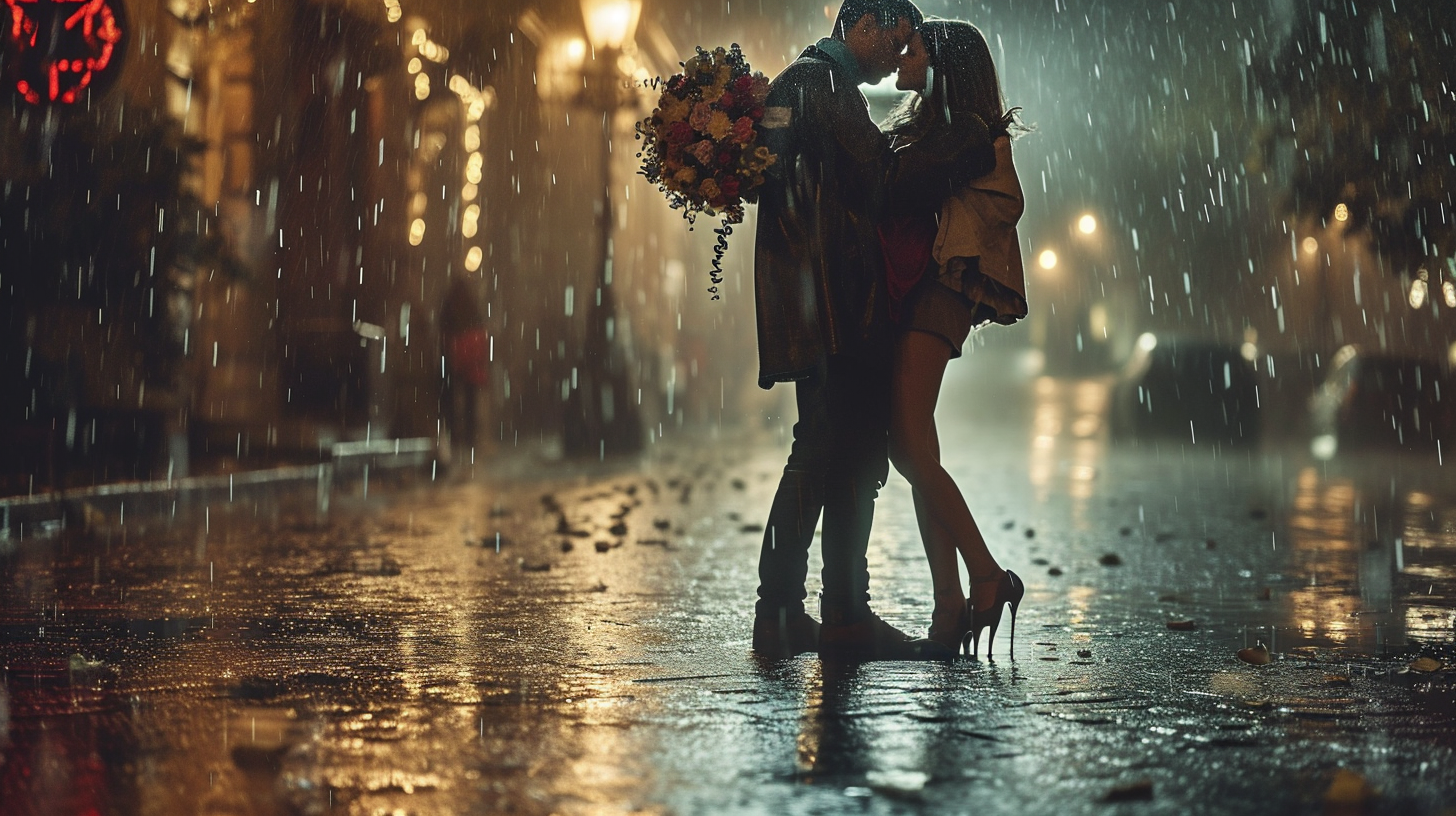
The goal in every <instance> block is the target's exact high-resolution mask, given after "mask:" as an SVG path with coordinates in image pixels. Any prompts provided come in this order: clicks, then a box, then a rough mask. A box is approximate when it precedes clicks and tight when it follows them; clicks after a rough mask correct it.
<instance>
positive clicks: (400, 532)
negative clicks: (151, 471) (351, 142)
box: [0, 393, 1456, 816]
mask: <svg viewBox="0 0 1456 816" xmlns="http://www.w3.org/2000/svg"><path fill="white" fill-rule="evenodd" d="M1058 398H1059V397H1058V395H1057V394H1055V393H1053V394H1044V395H1041V396H1039V397H1037V399H1042V400H1052V401H1055V400H1056V399H1058ZM1057 404H1060V403H1057ZM942 433H943V445H944V448H945V462H946V465H947V467H948V469H949V470H950V471H951V472H952V473H953V474H954V475H955V476H956V477H957V478H958V479H959V480H961V482H962V486H963V489H964V490H965V493H966V495H967V497H968V499H969V501H970V503H971V505H972V509H973V511H974V512H975V513H976V514H977V517H978V518H979V519H981V526H982V528H983V530H985V531H986V532H987V535H988V539H989V542H990V545H991V547H992V550H993V551H994V552H995V553H996V554H997V555H998V557H999V558H1000V559H1001V560H1002V561H1003V563H1004V564H1005V565H1006V566H1007V567H1009V568H1012V569H1014V570H1017V571H1018V572H1019V573H1020V574H1022V575H1023V576H1025V577H1026V584H1027V593H1026V599H1025V601H1024V602H1023V604H1022V606H1021V609H1020V614H1019V616H1018V618H1017V621H1016V629H1015V643H1014V647H1015V651H1014V654H1013V653H1012V645H1013V644H1012V641H1011V632H1010V629H1009V627H1008V626H1006V625H1004V624H1003V626H1002V628H1001V630H1000V631H998V633H997V635H996V638H995V641H994V643H993V644H992V651H991V655H992V656H991V658H989V659H988V658H987V657H986V655H985V653H984V652H982V656H981V658H980V659H976V660H972V659H957V660H954V661H947V662H928V663H906V662H885V663H866V664H858V665H855V664H841V663H834V662H821V661H820V660H819V659H818V658H817V657H815V656H813V655H804V656H800V657H798V658H794V659H789V660H778V661H774V660H766V659H762V658H758V657H755V656H754V655H752V654H751V652H750V648H749V643H750V629H751V622H752V601H753V598H754V587H755V584H756V582H757V575H756V571H755V566H756V559H757V552H758V548H759V546H760V543H761V541H762V537H763V532H762V528H761V526H759V525H758V524H757V523H756V521H755V520H758V519H761V518H762V517H763V515H764V514H765V512H766V509H767V506H768V503H769V500H770V498H771V496H772V492H773V489H774V486H775V477H776V475H777V473H778V470H779V468H781V466H782V455H783V451H782V449H781V447H780V446H779V444H778V443H777V441H776V440H774V439H759V438H757V437H754V436H752V435H749V436H747V437H745V438H743V439H734V440H731V442H723V441H720V442H713V441H711V440H707V439H705V440H701V441H700V442H699V443H695V444H692V445H679V446H673V445H671V444H667V443H664V444H662V445H660V446H658V447H656V448H654V449H653V451H652V452H651V453H650V454H649V455H647V456H645V457H643V458H642V459H640V460H634V461H631V462H615V463H614V462H611V461H609V462H607V463H604V464H601V465H595V466H591V467H574V466H569V465H563V464H556V465H549V464H546V465H539V466H533V468H532V469H531V473H532V474H533V475H530V476H521V475H519V473H516V474H514V475H511V476H510V477H501V478H497V479H491V478H479V477H478V478H477V479H475V480H473V481H472V480H459V479H457V480H454V481H443V482H438V483H433V484H432V483H430V482H428V481H427V480H425V481H420V482H418V483H414V484H402V485H396V486H395V487H392V488H389V489H385V488H383V487H377V488H376V489H374V490H373V491H372V492H371V493H370V494H369V496H368V498H367V499H366V498H364V497H362V496H361V495H360V494H359V493H358V492H357V491H354V492H350V491H348V490H340V491H339V495H337V496H336V497H335V499H334V502H333V506H332V508H331V510H330V513H329V515H328V516H327V517H326V518H323V519H320V518H318V517H317V515H316V513H315V510H316V508H315V507H314V505H313V503H312V499H311V497H310V500H309V502H306V503H302V504H299V503H297V502H296V501H295V499H294V498H293V497H289V496H287V495H281V496H278V497H276V498H272V499H268V500H260V501H254V500H251V499H250V500H247V501H241V500H239V501H234V502H231V503H229V502H221V503H214V504H211V505H209V506H207V507H200V506H187V507H180V508H179V510H178V512H177V514H176V515H175V516H173V515H171V514H170V513H169V514H159V515H156V516H146V515H141V516H132V515H129V516H128V517H127V519H126V520H125V522H124V525H123V524H122V523H121V522H120V521H119V520H118V519H114V518H102V517H99V516H93V517H92V518H90V519H89V521H87V522H85V523H80V524H67V525H66V526H65V528H64V529H55V530H48V531H44V532H41V533H27V535H26V537H25V538H24V539H17V540H14V541H13V546H12V547H11V548H10V549H8V550H7V551H6V554H5V555H4V556H3V559H0V568H3V573H0V601H3V606H0V632H3V636H4V639H3V642H0V658H3V660H0V663H3V675H0V679H3V683H0V741H3V745H4V747H3V753H0V758H3V765H0V802H4V810H5V812H6V813H82V812H88V811H93V810H94V811H96V812H106V813H143V812H146V813H183V812H198V811H202V812H217V813H221V812H226V813H249V814H264V813H270V814H271V813H287V812H295V813H320V814H321V813H329V812H343V813H358V814H372V813H401V812H402V813H462V812H512V813H527V814H530V813H539V814H549V813H581V814H588V813H618V812H620V813H685V814H686V813H791V814H792V813H842V812H864V813H886V814H889V813H902V812H910V811H915V812H926V813H964V812H967V810H973V811H974V812H977V813H1006V814H1028V813H1046V814H1068V813H1089V814H1101V813H1108V812H1122V811H1120V810H1118V809H1120V808H1137V809H1138V812H1158V813H1180V814H1181V813H1265V814H1285V813H1323V812H1351V813H1354V812H1361V813H1400V814H1432V816H1435V815H1436V814H1443V813H1449V812H1450V808H1452V807H1453V806H1456V757H1453V755H1452V751H1453V749H1456V720H1453V716H1456V712H1453V703H1452V700H1453V699H1456V689H1453V684H1452V674H1453V672H1452V669H1451V666H1452V664H1453V662H1456V651H1453V648H1452V630H1451V621H1452V614H1453V612H1452V603H1451V601H1452V597H1453V595H1452V592H1453V581H1452V576H1453V574H1456V573H1453V568H1456V545H1453V541H1456V532H1453V530H1456V503H1453V502H1452V498H1453V497H1456V493H1453V492H1452V491H1451V484H1450V483H1449V481H1446V482H1443V481H1441V478H1442V477H1443V474H1435V475H1434V476H1432V477H1431V480H1430V481H1427V482H1424V483H1421V484H1417V485H1414V486H1412V487H1409V488H1408V489H1407V488H1400V489H1398V490H1397V493H1396V498H1395V499H1392V498H1391V493H1390V484H1389V480H1388V479H1383V480H1381V481H1379V483H1377V484H1373V485H1372V484H1364V483H1362V482H1361V476H1360V474H1359V473H1353V474H1340V473H1337V472H1334V471H1328V470H1317V469H1315V468H1313V467H1305V466H1300V465H1298V464H1297V463H1296V462H1294V461H1292V460H1290V459H1287V458H1283V457H1269V456H1264V455H1262V454H1260V455H1254V456H1243V455H1241V456H1238V457H1222V456H1211V455H1208V454H1207V453H1206V452H1203V451H1196V452H1190V451H1186V450H1177V449H1176V448H1175V449H1171V450H1168V451H1164V452H1161V453H1160V452H1156V451H1131V452H1129V451H1119V450H1116V449H1109V448H1105V447H1100V445H1102V443H1098V445H1099V447H1096V448H1094V449H1091V450H1089V449H1088V448H1087V447H1086V446H1085V445H1084V444H1082V440H1078V439H1074V438H1069V437H1058V438H1055V439H1054V440H1053V442H1052V444H1051V446H1050V447H1038V448H1032V447H1031V445H1032V442H1031V437H1030V434H1028V433H1027V432H1026V429H1025V428H1022V427H1020V426H1016V425H1014V424H1012V425H1010V426H1009V427H1002V428H997V427H994V426H992V427H984V426H981V427H978V426H976V425H975V424H974V423H965V424H964V425H962V424H955V425H951V426H948V427H947V428H945V429H944V430H943V432H942ZM1029 449H1030V450H1032V451H1033V452H1032V454H1031V456H1030V458H1028V454H1027V451H1028V450H1029ZM1044 454H1045V455H1046V456H1048V457H1050V458H1049V459H1048V460H1047V463H1046V466H1043V463H1042V462H1041V461H1040V460H1039V459H1038V457H1041V456H1043V455H1044ZM1088 457H1093V459H1092V463H1093V464H1095V467H1096V471H1097V474H1098V475H1097V477H1096V478H1095V479H1094V480H1092V481H1091V482H1087V481H1086V480H1084V479H1081V478H1079V476H1078V474H1079V473H1080V472H1081V471H1079V470H1078V468H1079V467H1082V466H1083V461H1084V460H1085V459H1087V458H1088ZM1088 466H1090V465H1088ZM689 490H691V491H692V493H693V495H692V500H691V503H690V504H683V503H682V502H681V501H680V498H681V496H682V495H684V494H685V493H686V492H687V491H689ZM1402 490H1404V492H1402ZM1377 513H1378V515H1379V516H1380V518H1381V519H1388V520H1389V521H1382V522H1381V523H1380V525H1379V526H1378V528H1377V525H1376V524H1375V523H1374V517H1375V515H1376V514H1377ZM1367 519H1368V521H1367ZM1033 528H1034V529H1035V530H1036V535H1035V536H1034V537H1028V536H1027V535H1025V534H1024V532H1023V531H1024V530H1027V529H1033ZM915 530H916V526H915V518H914V511H913V507H912V506H911V501H910V496H909V492H908V488H907V487H906V485H905V483H904V482H903V481H900V480H899V479H898V477H894V476H892V478H891V481H890V483H889V484H888V485H887V486H886V487H885V488H884V489H883V490H882V492H881V496H880V499H879V503H878V507H877V516H876V525H875V530H874V534H873V538H872V541H871V548H870V568H871V573H872V576H873V581H872V588H871V591H872V595H873V603H874V605H875V608H876V610H877V611H878V612H879V613H880V614H881V615H882V616H883V617H884V618H885V619H886V620H888V621H889V622H891V623H893V624H896V625H898V626H900V627H902V628H904V629H905V630H906V631H909V632H921V631H923V629H924V627H925V625H926V623H927V620H928V616H929V611H930V598H929V593H928V586H929V577H928V571H927V568H926V566H925V563H924V560H923V555H921V547H920V543H919V539H918V536H917V534H916V532H915ZM123 532H124V534H123ZM578 537H579V538H580V539H581V540H583V541H593V542H595V543H596V546H595V547H588V546H575V547H567V546H562V542H563V541H571V540H573V539H575V538H578ZM1213 540H1216V541H1217V542H1218V546H1217V547H1210V546H1208V544H1207V543H1206V542H1208V541H1213ZM1113 556H1115V558H1116V564H1117V566H1109V565H1108V564H1109V561H1110V558H1111V557H1113ZM817 569H818V556H817V554H816V555H815V556H814V557H813V559H812V563H811V575H815V576H817ZM817 588H818V585H817V577H816V578H815V579H813V580H811V587H810V590H811V592H813V591H816V590H817ZM811 610H812V605H811ZM1251 655H1252V656H1254V657H1251Z"/></svg>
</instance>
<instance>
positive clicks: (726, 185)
mask: <svg viewBox="0 0 1456 816" xmlns="http://www.w3.org/2000/svg"><path fill="white" fill-rule="evenodd" d="M718 187H719V189H721V190H722V191H723V197H724V198H728V199H734V198H737V197H738V179H736V178H728V179H724V180H723V181H722V182H720V183H719V184H718Z"/></svg>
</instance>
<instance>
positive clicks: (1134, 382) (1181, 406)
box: [1109, 333, 1261, 446]
mask: <svg viewBox="0 0 1456 816" xmlns="http://www.w3.org/2000/svg"><path fill="white" fill-rule="evenodd" d="M1253 356H1254V355H1253V349H1252V346H1248V347H1246V348H1244V347H1240V346H1238V345H1234V344H1231V343H1221V342H1217V341H1210V340H1204V339H1194V338H1188V337H1179V336H1176V335H1155V334H1151V333H1149V334H1144V335H1142V336H1141V337H1139V338H1138V341H1137V345H1136V346H1135V347H1134V349H1133V353H1132V356H1131V357H1130V358H1129V359H1128V361H1127V364H1126V365H1125V366H1123V369H1122V372H1121V373H1120V374H1119V376H1118V379H1117V382H1116V384H1115V386H1114V387H1113V391H1112V403H1111V407H1110V416H1109V424H1110V430H1111V433H1112V438H1113V440H1114V441H1115V442H1119V443H1134V444H1135V443H1137V442H1139V441H1142V440H1166V441H1182V442H1184V443H1187V444H1192V445H1238V446H1242V445H1254V444H1257V443H1258V441H1259V436H1260V432H1261V422H1260V418H1259V393H1258V380H1257V374H1256V372H1255V370H1254V364H1253V362H1252V361H1251V358H1252V357H1253Z"/></svg>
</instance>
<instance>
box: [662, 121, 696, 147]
mask: <svg viewBox="0 0 1456 816" xmlns="http://www.w3.org/2000/svg"><path fill="white" fill-rule="evenodd" d="M692 138H693V126H692V125H690V124H688V123H687V122H673V123H672V124H670V125H668V126H667V143H668V144H674V145H682V144H687V143H688V142H690V141H692Z"/></svg>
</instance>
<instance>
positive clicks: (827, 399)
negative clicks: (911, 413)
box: [757, 355, 889, 622]
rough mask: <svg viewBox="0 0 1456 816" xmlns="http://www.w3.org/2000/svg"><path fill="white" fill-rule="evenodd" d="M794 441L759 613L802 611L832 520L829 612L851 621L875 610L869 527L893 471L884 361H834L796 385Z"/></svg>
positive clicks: (762, 572) (766, 550)
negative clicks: (818, 537)
mask: <svg viewBox="0 0 1456 816" xmlns="http://www.w3.org/2000/svg"><path fill="white" fill-rule="evenodd" d="M795 398H796V401H797V403H798V408H799V419H798V422H795V423H794V443H793V447H792V448H791V449H790V452H789V461H788V464H787V465H785V467H784V474H783V477H782V478H781V479H780V480H779V488H778V492H777V493H776V494H775V495H774V500H773V506H772V508H770V510H769V516H768V524H767V525H765V530H764V536H763V549H762V551H761V552H760V555H759V561H758V578H759V587H758V597H759V600H758V604H757V613H758V614H759V615H761V616H762V615H773V616H775V617H776V616H778V615H779V614H780V612H781V611H787V612H788V613H790V614H792V613H797V612H801V611H803V609H804V598H805V596H806V594H807V593H806V591H805V588H804V582H805V580H806V578H807V577H808V572H809V548H810V547H811V546H812V545H813V543H814V528H815V526H816V525H817V524H818V522H819V515H820V511H821V510H822V511H823V514H824V533H823V554H824V573H823V581H824V609H825V610H832V611H833V612H835V613H836V616H840V615H842V616H844V620H845V621H846V622H848V621H852V620H855V619H857V618H858V617H859V616H860V615H861V614H863V613H864V612H867V611H868V609H869V563H868V561H867V559H866V551H867V550H868V547H869V536H870V526H871V525H872V524H873V522H874V515H875V497H876V496H877V495H878V494H879V487H880V485H882V484H883V483H884V480H885V477H886V476H887V475H888V472H889V461H888V450H887V434H888V430H887V429H888V426H889V376H888V367H887V364H886V363H885V362H882V361H879V360H871V359H868V358H866V357H862V356H858V355H855V356H851V355H835V356H834V357H831V358H830V359H829V361H828V363H827V364H826V365H824V366H821V367H820V368H819V369H818V370H817V371H816V372H815V373H814V374H813V375H812V376H810V377H809V378H808V379H804V380H799V381H798V382H796V383H795Z"/></svg>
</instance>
